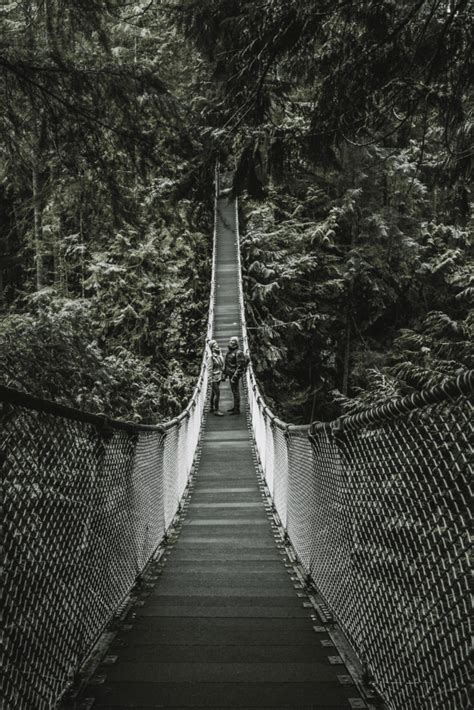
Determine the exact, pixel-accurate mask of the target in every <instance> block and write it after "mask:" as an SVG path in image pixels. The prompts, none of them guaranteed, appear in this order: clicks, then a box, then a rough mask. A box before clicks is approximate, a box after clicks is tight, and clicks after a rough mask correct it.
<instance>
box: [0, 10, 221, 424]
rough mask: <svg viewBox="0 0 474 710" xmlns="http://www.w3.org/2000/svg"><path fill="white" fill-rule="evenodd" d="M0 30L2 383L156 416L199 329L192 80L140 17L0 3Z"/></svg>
mask: <svg viewBox="0 0 474 710" xmlns="http://www.w3.org/2000/svg"><path fill="white" fill-rule="evenodd" d="M0 29H1V36H2V40H1V44H0V70H1V75H0V92H1V94H2V99H3V101H2V104H3V107H4V109H3V110H2V112H1V113H0V134H1V136H2V141H1V147H0V217H1V218H2V225H3V226H2V229H1V231H0V253H1V259H2V268H1V270H0V272H1V276H2V279H1V282H0V286H1V288H0V294H1V296H0V300H1V303H0V307H2V308H3V316H2V319H1V320H0V332H1V339H2V352H1V357H2V362H3V363H4V365H5V367H4V369H3V371H2V381H3V383H4V384H7V385H12V386H18V387H21V388H22V389H24V390H27V391H31V392H34V393H36V394H39V395H42V396H47V397H50V398H54V399H56V400H59V401H63V402H67V403H68V404H73V405H74V406H80V407H84V408H85V409H88V410H91V411H103V412H104V413H106V414H108V415H110V416H119V415H120V416H124V417H127V418H134V419H139V420H145V421H156V420H157V419H163V418H165V417H167V416H170V415H173V414H175V413H177V412H178V411H179V410H180V409H181V408H182V406H183V403H184V401H185V399H186V397H189V396H190V394H191V391H192V386H193V384H194V381H195V378H196V374H197V372H198V371H199V365H200V360H201V351H202V344H203V343H202V332H203V330H204V327H205V321H206V316H207V298H208V288H209V285H208V284H209V269H210V255H209V251H210V236H209V235H210V233H211V221H210V217H211V215H210V207H211V205H210V200H205V199H203V198H205V196H207V195H210V193H211V191H210V189H209V179H208V178H209V176H210V175H211V174H212V172H211V161H212V158H211V157H209V158H208V157H207V154H206V152H205V146H204V143H203V141H201V140H199V139H197V138H196V137H195V136H196V130H195V129H196V126H199V121H200V119H199V116H198V115H197V114H196V113H195V112H194V111H193V110H190V108H189V106H190V103H191V99H192V97H193V96H194V92H195V84H196V82H198V81H200V74H201V73H202V65H203V63H202V61H201V60H200V59H199V58H198V57H197V56H196V54H195V53H193V50H192V47H191V46H190V45H189V44H187V43H186V42H185V41H184V40H183V38H182V37H180V36H179V35H177V34H176V32H175V27H174V21H173V17H172V15H170V13H169V11H168V10H167V9H166V8H165V7H163V6H155V5H154V4H153V3H146V2H135V3H126V2H123V1H121V0H108V2H106V3H99V2H95V1H94V2H76V1H74V2H72V0H46V2H37V1H36V0H28V2H21V3H20V2H13V3H9V5H8V6H7V8H6V9H5V10H4V12H3V14H2V16H1V19H0ZM199 132H200V131H198V134H199Z"/></svg>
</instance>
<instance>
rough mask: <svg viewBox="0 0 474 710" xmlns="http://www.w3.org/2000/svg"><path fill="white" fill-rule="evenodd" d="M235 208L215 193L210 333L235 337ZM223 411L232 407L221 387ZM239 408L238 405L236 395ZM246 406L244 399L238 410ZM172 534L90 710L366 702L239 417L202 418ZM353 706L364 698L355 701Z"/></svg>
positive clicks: (92, 689) (90, 693) (92, 692)
mask: <svg viewBox="0 0 474 710" xmlns="http://www.w3.org/2000/svg"><path fill="white" fill-rule="evenodd" d="M233 209H234V208H233V204H230V203H228V202H227V200H226V199H225V198H221V199H220V200H219V212H220V217H219V222H218V248H217V299H216V312H215V336H216V338H217V340H218V341H219V342H220V344H221V346H222V347H223V348H224V347H225V346H226V344H227V340H228V338H229V336H231V335H240V324H239V307H238V281H237V266H236V247H235V231H234V213H233ZM221 390H222V402H221V409H223V410H224V411H226V410H227V409H228V408H229V407H230V406H231V394H230V387H229V385H228V383H226V384H224V385H223V386H221ZM242 404H243V405H244V404H245V400H243V402H242ZM242 409H243V411H244V409H245V408H244V407H243V408H242ZM195 480H196V483H195V487H194V490H193V494H192V497H191V502H190V505H189V508H188V509H187V513H186V516H185V518H184V520H183V523H182V527H181V530H180V532H179V537H178V541H177V543H176V544H174V545H173V546H172V547H171V548H170V551H169V553H167V555H166V556H165V558H164V561H163V564H161V563H160V564H159V565H157V566H156V571H157V572H159V573H160V576H158V578H157V580H156V581H155V582H154V583H153V585H152V588H151V589H149V590H147V593H146V596H144V600H143V601H142V602H141V604H143V605H141V606H137V607H135V609H134V610H133V612H132V614H131V615H130V618H129V619H127V624H128V626H129V628H127V627H126V628H125V629H124V630H121V631H119V633H118V635H117V637H116V639H115V641H114V643H113V645H112V647H111V649H110V651H109V653H110V654H111V655H116V656H117V660H116V662H115V663H113V664H112V665H102V666H101V667H100V669H99V670H98V674H99V675H105V680H104V682H103V683H102V684H100V685H97V686H89V687H88V688H87V692H86V696H87V697H89V698H91V697H94V698H95V702H94V705H93V708H94V710H95V708H100V709H101V710H112V708H115V709H117V710H119V709H121V708H132V707H133V708H139V709H141V710H152V709H153V710H155V709H156V708H174V710H179V708H183V709H184V708H219V709H222V710H224V708H239V709H240V710H245V709H247V710H250V709H251V708H252V709H256V708H271V709H272V710H278V709H280V708H286V709H287V710H288V708H295V709H296V708H301V709H303V708H306V709H307V710H309V709H310V708H311V709H313V710H315V709H316V708H317V709H318V710H323V709H327V710H329V708H332V709H334V708H341V709H342V708H350V707H365V706H364V705H363V704H362V705H361V704H357V703H354V702H353V703H352V704H351V703H350V702H349V698H358V695H357V692H356V689H355V687H354V686H344V685H342V684H341V683H340V682H339V681H338V676H340V675H342V676H343V675H347V671H346V669H345V667H344V666H333V665H331V664H330V662H329V660H328V657H329V656H334V655H336V654H337V651H336V649H335V648H334V647H332V648H331V647H330V646H329V647H328V646H326V645H324V643H323V642H324V641H326V642H327V643H330V640H329V636H328V635H327V634H326V633H317V632H315V631H314V629H313V626H314V625H318V623H319V624H321V622H318V621H314V620H312V619H311V614H312V613H314V612H313V610H312V609H308V608H305V607H303V601H304V599H302V598H301V597H298V596H297V592H296V590H295V588H294V585H293V582H292V581H291V579H290V575H291V565H290V564H289V562H288V560H287V558H286V556H285V553H284V552H283V551H282V550H281V549H278V547H277V544H276V542H275V539H274V537H273V534H272V531H271V527H270V522H269V520H268V518H267V513H266V510H265V506H264V501H263V500H262V495H263V494H262V492H261V490H260V488H259V483H258V479H257V475H256V471H255V464H254V460H253V453H252V447H251V442H250V438H249V432H248V428H247V420H246V415H245V413H243V414H241V415H239V416H225V417H222V418H219V417H214V416H212V415H208V416H207V423H206V427H205V433H204V437H203V446H202V455H201V461H200V465H199V470H198V472H197V475H196V479H195ZM359 702H360V701H359Z"/></svg>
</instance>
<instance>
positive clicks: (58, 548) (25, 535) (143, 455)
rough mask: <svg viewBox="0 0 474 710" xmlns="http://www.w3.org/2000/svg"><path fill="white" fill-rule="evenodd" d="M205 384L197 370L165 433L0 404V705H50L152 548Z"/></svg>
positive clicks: (191, 441) (177, 490) (175, 496)
mask: <svg viewBox="0 0 474 710" xmlns="http://www.w3.org/2000/svg"><path fill="white" fill-rule="evenodd" d="M206 388H207V374H206V375H205V376H204V377H203V379H202V382H201V386H200V389H199V392H198V394H197V403H196V406H195V407H193V408H192V410H191V414H190V417H189V420H188V419H184V420H183V421H182V422H181V423H177V424H176V425H174V426H172V427H171V428H170V429H169V430H168V431H167V432H166V433H163V432H161V431H159V430H156V431H143V432H133V433H129V432H126V431H106V430H101V429H100V428H98V427H95V426H93V425H90V424H87V423H83V422H78V421H73V420H70V419H64V418H61V417H58V416H56V415H55V414H46V413H44V412H36V411H34V410H29V409H26V408H24V407H21V406H16V405H10V404H6V405H4V406H3V413H2V417H1V419H2V430H1V434H0V449H1V452H2V471H3V481H4V490H3V492H4V520H5V523H4V552H5V571H4V585H3V609H4V628H5V644H4V650H3V668H4V671H5V673H4V676H3V694H4V698H5V707H6V708H9V709H10V708H11V709H12V710H13V708H15V710H16V709H22V708H25V709H26V708H28V709H31V708H35V710H36V709H38V710H43V709H45V710H46V708H50V707H54V705H55V702H56V701H57V699H58V698H59V697H60V695H61V693H62V691H63V690H64V689H65V687H66V686H67V684H68V682H70V681H71V680H72V678H73V675H74V673H75V672H76V671H77V670H78V667H79V665H80V662H81V661H82V660H83V659H84V656H85V655H86V654H87V652H88V651H89V650H90V648H91V646H92V645H93V643H94V642H95V640H96V639H97V637H98V635H99V634H100V632H101V631H102V630H103V628H104V626H105V625H106V624H107V622H108V621H109V620H110V618H111V616H112V615H113V613H114V611H115V610H116V609H117V607H118V606H119V605H120V603H121V601H122V600H123V599H124V598H125V597H126V595H127V593H128V592H129V590H130V589H131V587H132V586H133V584H134V582H135V580H136V579H137V576H138V575H139V573H140V572H141V571H142V570H143V568H144V567H145V565H146V564H147V562H148V561H149V559H150V556H151V555H152V553H153V552H154V550H155V549H156V548H157V546H158V545H159V544H160V542H161V540H162V538H163V535H164V532H165V529H166V528H167V527H168V526H169V524H170V523H171V521H172V519H173V517H174V515H175V513H176V510H177V508H178V504H179V501H180V498H181V496H182V494H183V492H184V489H185V487H186V483H187V479H188V475H189V471H190V467H191V463H192V457H191V456H190V455H189V447H191V446H192V447H193V449H192V453H193V452H194V449H195V446H196V443H197V435H198V432H199V426H200V421H201V416H202V411H203V408H204V400H205V396H206ZM188 434H189V438H188Z"/></svg>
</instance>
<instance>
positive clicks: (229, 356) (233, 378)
mask: <svg viewBox="0 0 474 710" xmlns="http://www.w3.org/2000/svg"><path fill="white" fill-rule="evenodd" d="M246 366H247V358H246V356H245V355H244V353H243V352H242V350H240V348H239V339H238V338H237V337H236V336H235V335H234V336H233V337H232V338H231V339H230V340H229V344H228V350H227V353H226V356H225V367H224V378H223V379H224V380H225V378H226V377H228V378H229V380H230V387H231V390H232V394H233V397H234V406H233V407H232V409H229V412H230V413H231V414H240V380H241V379H242V375H243V374H244V372H245V368H246Z"/></svg>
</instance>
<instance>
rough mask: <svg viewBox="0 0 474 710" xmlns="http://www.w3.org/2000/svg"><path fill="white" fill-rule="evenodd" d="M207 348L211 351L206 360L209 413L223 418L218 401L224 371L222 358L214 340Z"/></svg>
mask: <svg viewBox="0 0 474 710" xmlns="http://www.w3.org/2000/svg"><path fill="white" fill-rule="evenodd" d="M209 348H210V350H211V354H210V356H209V360H208V366H209V371H210V375H211V406H210V409H209V411H210V412H211V413H212V414H215V416H216V417H223V416H224V415H223V413H222V412H221V411H219V399H220V396H221V391H220V386H221V380H222V379H223V371H224V357H223V355H222V352H221V349H220V347H219V343H218V342H217V341H216V340H210V341H209Z"/></svg>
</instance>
